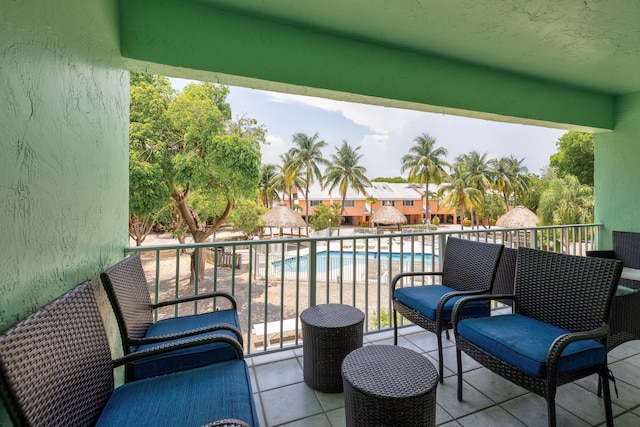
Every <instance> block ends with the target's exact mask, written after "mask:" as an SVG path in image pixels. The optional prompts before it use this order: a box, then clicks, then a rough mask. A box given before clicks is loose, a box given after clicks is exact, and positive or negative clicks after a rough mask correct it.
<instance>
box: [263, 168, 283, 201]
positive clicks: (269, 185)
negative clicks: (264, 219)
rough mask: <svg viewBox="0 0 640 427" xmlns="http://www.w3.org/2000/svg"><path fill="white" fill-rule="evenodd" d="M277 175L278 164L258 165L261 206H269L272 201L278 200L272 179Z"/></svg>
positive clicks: (275, 182) (274, 181)
mask: <svg viewBox="0 0 640 427" xmlns="http://www.w3.org/2000/svg"><path fill="white" fill-rule="evenodd" d="M277 175H278V166H276V165H274V164H272V163H268V164H263V165H262V166H261V167H260V184H259V190H260V201H261V202H262V206H264V207H265V208H270V207H271V205H272V204H273V202H274V201H277V200H280V196H279V195H278V190H277V187H276V184H277V181H276V180H275V179H274V178H275V177H276V176H277Z"/></svg>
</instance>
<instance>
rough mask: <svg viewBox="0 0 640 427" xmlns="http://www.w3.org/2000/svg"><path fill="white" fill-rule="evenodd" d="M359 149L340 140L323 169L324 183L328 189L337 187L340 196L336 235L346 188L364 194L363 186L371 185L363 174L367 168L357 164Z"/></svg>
mask: <svg viewBox="0 0 640 427" xmlns="http://www.w3.org/2000/svg"><path fill="white" fill-rule="evenodd" d="M359 150H360V146H358V147H356V148H353V147H351V146H350V145H349V143H348V142H347V141H342V145H341V146H340V148H337V149H336V154H332V155H331V163H330V164H329V166H328V167H327V170H326V171H325V173H326V175H325V183H326V185H327V187H328V188H329V191H332V190H333V189H334V188H335V187H338V189H339V191H340V195H341V196H342V203H341V206H340V216H339V218H338V236H339V235H340V226H341V225H342V216H343V214H344V202H345V199H346V198H347V190H348V189H349V188H354V189H356V190H358V191H359V192H361V193H362V194H364V193H365V190H364V186H365V185H371V182H370V181H369V179H368V178H367V177H366V176H365V173H366V172H367V170H366V169H365V168H364V166H360V165H359V164H358V162H359V161H360V159H361V158H362V154H359V153H358V151H359Z"/></svg>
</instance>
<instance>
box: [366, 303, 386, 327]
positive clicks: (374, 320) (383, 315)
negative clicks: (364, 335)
mask: <svg viewBox="0 0 640 427" xmlns="http://www.w3.org/2000/svg"><path fill="white" fill-rule="evenodd" d="M379 317H380V327H381V328H384V327H385V326H389V325H390V323H389V312H388V311H387V309H386V308H384V307H380V316H379ZM369 324H370V328H371V329H377V328H378V312H377V311H376V310H373V315H372V316H371V320H370V321H369Z"/></svg>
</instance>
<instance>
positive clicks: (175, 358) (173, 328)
mask: <svg viewBox="0 0 640 427" xmlns="http://www.w3.org/2000/svg"><path fill="white" fill-rule="evenodd" d="M219 323H230V324H232V325H234V326H236V327H238V323H239V322H238V315H237V312H236V310H218V311H213V312H210V313H202V314H197V315H193V316H183V317H174V318H169V319H163V320H160V321H158V322H156V323H154V324H153V325H151V327H150V328H149V329H148V330H147V333H146V335H145V338H150V337H157V336H161V335H166V334H172V333H176V332H184V331H188V330H191V329H198V328H202V327H207V326H211V325H215V324H219ZM214 334H225V335H229V336H230V337H233V338H235V339H237V337H236V335H235V334H234V333H233V332H230V331H215V332H211V333H205V334H201V335H198V337H201V336H202V337H206V336H210V335H214ZM190 338H192V337H189V338H182V339H176V340H171V341H165V342H163V343H161V344H145V345H141V346H140V347H138V350H144V349H149V348H154V347H157V346H159V345H165V344H166V343H177V342H180V341H183V340H188V339H190ZM236 357H237V356H236V352H235V350H234V349H233V348H232V347H231V346H230V345H229V344H226V343H213V344H206V345H201V346H196V347H190V348H184V349H181V350H176V351H171V352H167V353H163V354H161V355H158V356H155V357H151V358H145V359H143V360H138V361H135V362H133V363H132V373H133V379H135V380H138V379H142V378H148V377H153V376H157V375H164V374H168V373H171V372H177V371H183V370H185V369H193V368H199V367H201V366H206V365H209V364H211V363H217V362H220V361H225V360H231V359H235V358H236Z"/></svg>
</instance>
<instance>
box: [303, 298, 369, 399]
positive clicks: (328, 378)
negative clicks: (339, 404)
mask: <svg viewBox="0 0 640 427" xmlns="http://www.w3.org/2000/svg"><path fill="white" fill-rule="evenodd" d="M300 321H301V323H302V351H303V359H304V382H305V383H307V385H308V386H309V387H311V388H312V389H314V390H318V391H322V392H325V393H339V392H341V391H342V375H341V372H340V366H341V364H342V360H344V357H345V356H346V355H347V354H349V353H350V352H351V351H353V350H355V349H356V348H360V347H362V334H363V324H364V313H363V312H362V311H360V310H358V309H357V308H355V307H351V306H350V305H343V304H320V305H316V306H313V307H309V308H307V309H306V310H304V311H303V312H302V313H300Z"/></svg>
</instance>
